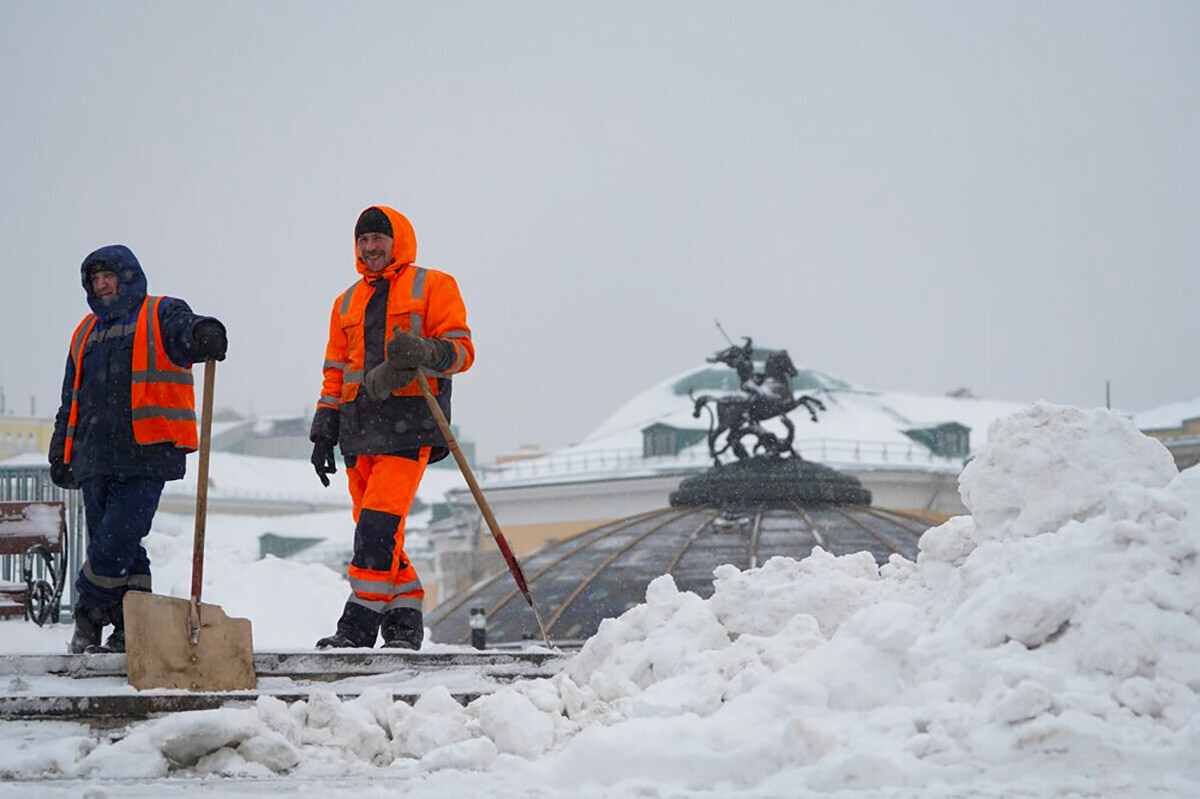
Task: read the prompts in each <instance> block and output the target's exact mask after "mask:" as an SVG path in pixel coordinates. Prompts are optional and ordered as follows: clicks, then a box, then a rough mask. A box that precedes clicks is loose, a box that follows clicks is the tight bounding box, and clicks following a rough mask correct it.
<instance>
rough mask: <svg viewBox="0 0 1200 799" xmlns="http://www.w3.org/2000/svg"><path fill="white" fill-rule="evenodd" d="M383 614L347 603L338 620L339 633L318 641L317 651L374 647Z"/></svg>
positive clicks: (353, 603) (356, 604)
mask: <svg viewBox="0 0 1200 799" xmlns="http://www.w3.org/2000/svg"><path fill="white" fill-rule="evenodd" d="M380 617H381V614H379V613H376V612H375V611H373V610H371V609H369V608H364V607H363V606H362V605H359V604H358V603H356V602H347V603H346V607H345V608H343V609H342V617H341V618H340V619H338V625H337V632H336V633H334V634H333V635H327V636H325V637H324V638H322V639H321V640H320V641H317V649H346V648H348V647H367V648H370V647H373V646H375V638H376V637H377V636H378V635H379V621H380Z"/></svg>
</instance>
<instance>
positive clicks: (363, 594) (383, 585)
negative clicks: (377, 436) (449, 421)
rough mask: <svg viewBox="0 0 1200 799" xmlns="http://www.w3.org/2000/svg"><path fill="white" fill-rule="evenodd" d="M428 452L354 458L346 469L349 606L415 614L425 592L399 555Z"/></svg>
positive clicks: (412, 571)
mask: <svg viewBox="0 0 1200 799" xmlns="http://www.w3.org/2000/svg"><path fill="white" fill-rule="evenodd" d="M429 452H430V448H429V447H422V448H421V449H420V450H419V451H416V450H414V451H413V456H415V457H405V456H402V455H359V456H358V458H357V462H356V463H355V464H354V467H353V468H348V469H347V470H346V476H347V477H348V478H349V481H350V498H351V499H352V500H353V501H354V523H355V527H354V557H353V558H352V559H351V561H350V569H349V577H350V589H351V596H350V601H351V602H354V603H356V604H359V605H362V606H363V607H365V608H368V609H370V610H373V611H375V612H377V613H386V612H387V611H389V610H396V609H398V608H410V609H413V610H417V611H420V610H421V604H422V602H423V601H424V599H425V589H424V587H422V585H421V579H420V578H419V577H418V576H417V570H416V569H414V568H413V565H412V562H411V561H410V560H409V559H408V556H407V555H405V554H404V522H405V520H406V519H407V518H408V512H409V509H410V508H411V507H412V504H413V499H414V498H415V497H416V496H417V486H418V485H420V483H421V476H422V475H424V474H425V466H426V465H427V464H428V463H429Z"/></svg>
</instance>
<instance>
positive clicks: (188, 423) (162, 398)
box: [63, 297, 197, 463]
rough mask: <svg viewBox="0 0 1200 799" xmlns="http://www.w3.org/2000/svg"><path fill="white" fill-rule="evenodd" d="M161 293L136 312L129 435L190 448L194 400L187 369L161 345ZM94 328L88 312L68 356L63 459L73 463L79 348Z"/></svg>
mask: <svg viewBox="0 0 1200 799" xmlns="http://www.w3.org/2000/svg"><path fill="white" fill-rule="evenodd" d="M162 299H163V298H162V297H146V299H145V300H144V301H143V302H142V307H141V310H140V311H139V312H138V317H137V324H136V329H135V331H134V338H133V381H132V385H131V390H130V401H131V406H132V416H133V436H134V440H135V441H136V442H137V443H138V444H144V445H148V444H161V443H171V444H174V445H175V446H176V447H178V448H180V449H182V450H184V451H186V452H191V451H193V450H195V449H196V447H197V434H196V398H195V392H194V389H193V385H192V370H191V368H190V367H180V366H176V365H175V364H174V363H173V362H172V361H171V359H170V358H168V357H167V351H166V348H165V347H164V346H163V339H162V330H161V329H160V325H159V319H158V306H159V303H160V302H161V301H162ZM95 326H96V316H95V314H88V315H87V316H85V317H84V318H83V321H81V322H80V323H79V326H78V327H76V328H75V332H74V334H72V336H71V351H70V358H71V361H72V363H73V368H74V370H75V382H74V386H73V388H72V390H71V410H70V414H69V416H68V417H67V431H66V433H67V434H66V444H65V447H64V449H63V460H64V462H65V463H70V462H71V451H72V449H73V448H74V442H75V426H76V424H78V422H79V387H80V385H81V383H82V380H83V368H82V363H83V358H82V356H83V351H84V348H85V347H86V346H87V340H88V336H90V335H91V333H92V330H93V329H94V328H95Z"/></svg>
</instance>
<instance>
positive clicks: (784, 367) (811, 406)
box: [689, 337, 825, 466]
mask: <svg viewBox="0 0 1200 799" xmlns="http://www.w3.org/2000/svg"><path fill="white" fill-rule="evenodd" d="M744 340H745V343H744V344H743V345H742V346H740V347H739V346H737V345H736V344H735V345H731V346H730V347H728V348H727V349H724V350H721V351H720V352H718V353H717V354H716V355H714V356H713V357H711V358H708V359H707V360H708V362H709V363H723V364H725V365H726V366H728V367H730V368H731V369H733V370H734V371H736V372H737V375H738V383H739V385H740V386H741V389H742V391H743V393H744V394H745V396H728V397H714V396H711V395H708V394H704V395H701V396H699V397H697V396H694V395H691V394H690V393H689V396H691V397H692V402H693V407H692V416H694V417H697V418H698V417H699V416H700V411H701V410H702V409H704V408H707V409H708V412H709V414H710V423H709V428H708V452H709V454H710V455H712V459H713V463H714V464H715V465H717V466H720V465H721V455H723V454H724V453H725V452H726V451H727V450H730V449H732V450H733V454H734V455H736V456H737V458H738V459H739V460H746V459H748V458H749V457H750V452H748V451H747V450H746V447H745V446H744V445H743V444H742V439H743V438H744V437H746V436H748V435H753V436H755V437H756V439H757V440H756V442H755V444H754V450H753V451H754V453H755V454H758V453H759V452H760V451H761V452H765V453H766V454H767V455H771V456H775V457H783V456H791V457H794V458H798V457H800V456H799V454H797V452H796V450H795V449H794V448H793V447H792V443H793V442H794V441H795V438H796V427H795V425H793V424H792V421H791V420H790V419H788V417H787V416H786V414H787V413H788V412H790V411H792V410H794V409H796V408H798V407H800V406H801V405H803V406H804V408H805V410H807V411H808V413H809V416H810V417H811V418H812V420H813V421H814V422H815V421H817V411H818V410H822V411H823V410H825V404H824V403H822V402H821V401H820V400H819V399H817V398H816V397H811V396H809V395H807V394H802V395H800V396H799V397H796V396H794V395H793V394H792V385H791V378H792V377H794V376H795V375H796V374H797V372H796V366H795V364H793V363H792V359H791V357H790V356H789V355H788V353H787V350H775V351H773V352H771V353H770V355H768V356H767V360H766V363H765V364H764V367H763V371H762V372H761V373H755V371H754V359H753V352H754V347H753V340H752V339H750V338H749V337H744ZM714 408H715V410H714ZM776 417H778V418H779V419H780V421H781V422H782V423H783V425H784V427H785V428H786V429H787V436H786V437H785V438H784V439H782V440H781V439H780V438H779V436H777V435H775V434H774V433H772V432H770V431H769V430H767V429H765V428H764V427H763V426H762V424H761V422H764V421H766V420H768V419H774V418H776ZM722 433H724V434H725V445H724V446H722V447H721V448H720V449H717V439H719V438H720V437H721V434H722Z"/></svg>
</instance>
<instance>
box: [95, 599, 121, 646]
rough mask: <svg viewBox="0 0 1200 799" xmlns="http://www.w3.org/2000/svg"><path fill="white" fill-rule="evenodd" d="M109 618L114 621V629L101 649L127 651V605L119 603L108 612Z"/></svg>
mask: <svg viewBox="0 0 1200 799" xmlns="http://www.w3.org/2000/svg"><path fill="white" fill-rule="evenodd" d="M108 619H109V621H110V622H112V626H113V631H112V633H111V634H110V635H109V636H108V640H107V641H105V642H104V646H102V647H100V650H99V651H101V652H122V653H123V652H124V651H125V606H124V605H123V604H117V605H116V607H114V608H112V610H110V611H109V612H108Z"/></svg>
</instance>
